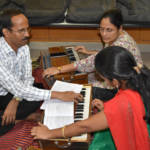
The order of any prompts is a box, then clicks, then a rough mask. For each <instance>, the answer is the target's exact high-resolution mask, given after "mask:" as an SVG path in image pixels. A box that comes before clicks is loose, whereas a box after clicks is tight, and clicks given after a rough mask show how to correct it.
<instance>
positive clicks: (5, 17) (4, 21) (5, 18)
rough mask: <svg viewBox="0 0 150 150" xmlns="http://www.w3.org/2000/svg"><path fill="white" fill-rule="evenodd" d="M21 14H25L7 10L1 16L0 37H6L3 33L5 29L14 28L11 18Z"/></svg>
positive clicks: (15, 10)
mask: <svg viewBox="0 0 150 150" xmlns="http://www.w3.org/2000/svg"><path fill="white" fill-rule="evenodd" d="M20 14H23V13H22V12H21V11H20V10H18V9H7V10H4V11H3V12H2V13H1V14H0V36H4V35H3V32H2V30H3V29H4V28H6V29H11V27H12V26H13V24H12V21H11V18H12V17H13V16H17V15H20Z"/></svg>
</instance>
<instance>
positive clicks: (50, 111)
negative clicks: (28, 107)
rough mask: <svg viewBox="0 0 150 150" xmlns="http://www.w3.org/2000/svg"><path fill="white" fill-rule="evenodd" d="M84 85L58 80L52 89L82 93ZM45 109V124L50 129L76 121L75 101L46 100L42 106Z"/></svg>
mask: <svg viewBox="0 0 150 150" xmlns="http://www.w3.org/2000/svg"><path fill="white" fill-rule="evenodd" d="M82 87H83V86H82V85H80V84H74V83H67V82H63V81H58V80H57V81H56V82H55V84H54V85H53V87H52V89H51V90H52V91H62V92H63V91H74V92H76V93H80V91H81V89H82ZM41 109H43V110H44V112H45V114H44V125H46V126H47V127H48V128H49V129H56V128H61V127H63V126H65V125H67V124H71V123H73V122H74V102H64V101H61V100H58V99H51V100H50V101H45V102H44V103H43V105H42V106H41Z"/></svg>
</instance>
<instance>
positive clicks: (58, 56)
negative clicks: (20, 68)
mask: <svg viewBox="0 0 150 150" xmlns="http://www.w3.org/2000/svg"><path fill="white" fill-rule="evenodd" d="M40 55H41V66H42V68H43V70H45V69H47V68H49V67H59V66H63V65H66V64H70V63H73V62H74V61H79V60H81V59H82V58H83V57H82V55H81V54H80V55H79V53H78V52H76V51H75V50H74V47H73V46H59V47H50V48H48V50H43V51H41V52H40ZM81 57H82V58H81ZM56 80H61V81H65V82H71V83H78V84H87V83H88V75H87V73H81V72H78V71H73V72H67V73H61V74H58V75H54V76H50V77H49V78H47V77H46V78H45V81H46V83H47V85H48V86H49V87H50V88H51V87H52V85H53V83H54V82H55V81H56Z"/></svg>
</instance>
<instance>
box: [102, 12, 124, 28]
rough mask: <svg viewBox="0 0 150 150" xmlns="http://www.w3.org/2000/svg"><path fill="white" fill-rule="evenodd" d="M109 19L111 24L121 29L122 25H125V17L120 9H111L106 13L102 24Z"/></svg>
mask: <svg viewBox="0 0 150 150" xmlns="http://www.w3.org/2000/svg"><path fill="white" fill-rule="evenodd" d="M104 18H109V19H110V22H111V23H112V24H113V25H114V26H116V27H117V28H118V29H120V27H121V25H122V24H123V16H122V13H121V11H120V10H119V9H110V10H108V11H106V12H105V13H104V14H103V15H102V16H101V18H100V23H101V21H102V19H104Z"/></svg>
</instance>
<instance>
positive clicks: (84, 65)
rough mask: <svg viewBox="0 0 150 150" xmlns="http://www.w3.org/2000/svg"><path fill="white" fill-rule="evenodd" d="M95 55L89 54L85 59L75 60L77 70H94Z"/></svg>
mask: <svg viewBox="0 0 150 150" xmlns="http://www.w3.org/2000/svg"><path fill="white" fill-rule="evenodd" d="M95 56H96V54H94V55H90V56H89V57H87V58H85V59H82V60H80V61H77V62H75V63H74V65H75V67H76V68H77V71H80V72H87V73H89V72H93V71H95V67H94V61H95Z"/></svg>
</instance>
